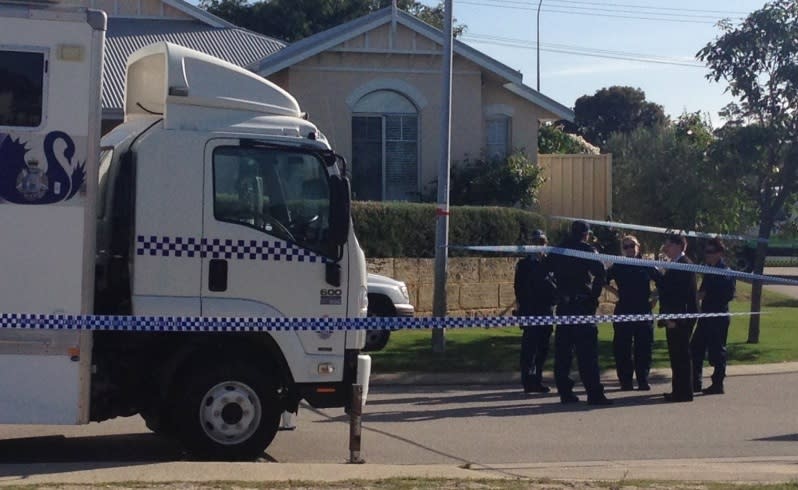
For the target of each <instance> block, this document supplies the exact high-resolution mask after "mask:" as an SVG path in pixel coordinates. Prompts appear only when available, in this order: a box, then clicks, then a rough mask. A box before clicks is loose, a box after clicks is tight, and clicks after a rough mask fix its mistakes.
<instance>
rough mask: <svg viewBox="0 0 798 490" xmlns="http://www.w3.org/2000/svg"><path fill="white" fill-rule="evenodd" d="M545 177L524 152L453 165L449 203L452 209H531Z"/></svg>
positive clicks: (468, 159) (467, 160)
mask: <svg viewBox="0 0 798 490" xmlns="http://www.w3.org/2000/svg"><path fill="white" fill-rule="evenodd" d="M541 184H543V173H542V172H541V170H540V167H538V166H537V165H535V164H534V163H533V162H532V161H531V160H530V159H529V157H528V156H527V155H526V154H525V153H524V152H523V151H522V150H516V151H515V152H514V153H513V154H512V155H510V156H508V157H505V158H499V157H487V156H485V155H482V156H481V157H479V158H476V159H473V160H472V159H470V158H466V159H465V160H463V161H461V162H457V163H456V164H455V165H452V169H451V182H450V186H449V199H450V202H451V203H452V204H453V205H480V206H481V205H489V206H517V205H521V206H524V207H529V206H532V205H533V204H534V203H535V202H536V200H537V193H538V189H539V188H540V186H541Z"/></svg>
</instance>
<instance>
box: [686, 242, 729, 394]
mask: <svg viewBox="0 0 798 490" xmlns="http://www.w3.org/2000/svg"><path fill="white" fill-rule="evenodd" d="M725 252H726V246H725V245H724V244H723V242H722V241H720V240H719V239H718V238H713V239H711V240H709V241H708V242H707V244H706V246H705V247H704V256H705V259H704V260H705V262H706V264H707V265H708V266H710V267H717V268H719V269H728V268H729V267H728V266H727V265H726V262H725V261H724V260H723V258H724V254H725ZM736 286H737V282H736V280H735V279H734V278H733V277H728V276H720V275H717V274H705V275H704V279H703V280H702V281H701V287H700V288H698V299H699V300H701V312H703V313H728V311H729V302H730V301H731V300H732V299H734V293H735V290H736ZM729 323H730V318H729V317H728V316H723V317H714V318H699V320H698V326H697V327H696V329H695V332H693V338H692V340H691V341H690V353H691V354H692V356H693V391H694V392H696V393H698V392H702V393H704V394H705V395H722V394H723V379H724V378H725V377H726V359H727V357H728V356H727V352H726V339H727V337H728V335H729ZM705 358H708V359H709V364H710V365H711V366H713V367H714V368H715V369H714V371H713V372H712V384H711V385H710V386H709V388H706V389H703V390H702V389H701V381H702V374H703V373H702V370H703V364H704V359H705Z"/></svg>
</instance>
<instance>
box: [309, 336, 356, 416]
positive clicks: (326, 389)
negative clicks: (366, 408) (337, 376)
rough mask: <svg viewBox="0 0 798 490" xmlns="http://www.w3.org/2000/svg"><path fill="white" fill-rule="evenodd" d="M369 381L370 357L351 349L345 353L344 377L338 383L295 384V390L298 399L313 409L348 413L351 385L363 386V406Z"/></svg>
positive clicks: (350, 400) (350, 402) (350, 401)
mask: <svg viewBox="0 0 798 490" xmlns="http://www.w3.org/2000/svg"><path fill="white" fill-rule="evenodd" d="M370 379H371V356H368V355H364V354H360V351H359V350H355V349H352V350H347V351H346V354H345V359H344V376H343V379H342V381H341V382H340V383H300V384H297V390H298V392H299V396H300V398H302V399H304V400H306V401H307V402H308V403H309V404H310V406H311V407H313V408H336V407H344V408H345V409H346V410H347V411H348V410H349V408H350V407H351V404H352V385H353V384H359V385H361V386H363V403H364V404H365V403H366V395H367V394H368V386H369V381H370Z"/></svg>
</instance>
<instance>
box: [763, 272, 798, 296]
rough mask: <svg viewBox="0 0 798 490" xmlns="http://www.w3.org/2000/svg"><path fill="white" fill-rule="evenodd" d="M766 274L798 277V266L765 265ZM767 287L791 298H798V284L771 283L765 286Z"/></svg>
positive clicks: (791, 277)
mask: <svg viewBox="0 0 798 490" xmlns="http://www.w3.org/2000/svg"><path fill="white" fill-rule="evenodd" d="M765 274H767V275H769V276H784V277H789V278H790V279H798V267H765ZM765 288H767V289H769V290H771V291H775V292H777V293H781V294H783V295H785V296H789V297H791V298H798V286H782V285H770V286H765Z"/></svg>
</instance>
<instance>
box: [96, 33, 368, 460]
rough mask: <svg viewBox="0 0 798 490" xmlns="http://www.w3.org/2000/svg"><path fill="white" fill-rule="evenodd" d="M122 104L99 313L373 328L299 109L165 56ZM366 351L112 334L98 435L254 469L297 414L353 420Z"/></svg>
mask: <svg viewBox="0 0 798 490" xmlns="http://www.w3.org/2000/svg"><path fill="white" fill-rule="evenodd" d="M125 95H126V100H125V110H126V115H125V122H124V123H123V124H122V125H121V126H119V127H117V128H115V129H114V130H113V131H111V132H110V133H109V134H108V135H106V136H105V137H104V138H103V140H102V142H101V145H102V151H103V154H102V155H103V157H102V161H101V163H100V170H99V201H98V202H99V205H98V213H97V273H96V289H95V304H96V309H97V312H98V313H102V314H109V315H134V316H145V317H146V316H162V315H180V316H185V317H223V318H226V317H240V318H264V317H265V318H283V317H319V318H320V317H347V316H352V317H357V316H365V314H366V307H367V297H366V273H365V259H364V256H363V252H362V250H361V249H360V247H359V245H358V243H357V239H356V238H355V236H354V233H353V231H352V227H351V225H350V218H349V189H348V182H347V181H346V179H345V178H344V177H343V175H344V172H345V169H344V168H342V167H343V165H344V162H343V159H342V158H341V157H339V156H337V155H336V154H335V153H334V152H333V151H332V150H331V149H330V146H329V145H328V143H327V140H326V138H325V137H324V135H323V134H322V133H321V132H320V131H319V130H318V128H316V126H315V125H313V124H312V123H311V122H309V121H307V120H306V119H305V118H304V115H303V114H302V113H301V111H300V109H299V105H298V104H297V102H296V100H295V99H294V98H293V97H292V96H291V95H290V94H288V93H287V92H285V91H283V90H282V89H280V88H279V87H277V86H275V85H273V84H271V83H270V82H268V81H266V80H264V79H262V78H260V77H258V76H256V75H254V74H252V73H250V72H248V71H246V70H243V69H240V68H238V67H235V66H233V65H230V64H227V63H224V62H222V61H220V60H218V59H215V58H212V57H210V56H206V55H204V54H201V53H198V52H195V51H192V50H189V49H186V48H183V47H180V46H176V45H172V44H168V43H160V44H156V45H152V46H149V47H147V48H144V49H142V50H140V51H138V52H136V53H134V54H133V55H132V56H131V58H130V60H129V62H128V78H127V86H126V94H125ZM364 340H365V333H364V332H359V331H351V332H346V331H343V330H338V331H296V330H294V331H275V332H268V333H264V332H257V333H242V334H235V333H233V334H231V333H227V334H218V333H192V334H189V335H186V334H183V333H173V334H164V333H154V332H150V333H143V334H142V333H127V332H124V333H119V332H98V333H96V334H95V338H94V341H95V349H94V354H95V365H96V366H97V370H96V372H97V374H96V377H97V379H98V380H102V382H100V383H96V384H95V385H94V386H95V387H105V389H104V393H100V392H99V390H97V391H96V392H95V393H93V396H92V410H91V413H92V419H93V420H102V419H104V418H109V417H113V416H116V415H129V414H132V413H141V414H142V415H143V416H144V418H145V420H146V421H147V423H148V425H149V426H150V427H151V428H153V429H154V430H156V431H159V432H166V433H174V434H176V435H178V436H179V437H181V438H182V439H183V440H184V441H185V442H187V445H188V446H190V447H194V448H199V452H201V453H205V454H209V455H212V456H214V455H219V454H220V455H222V456H227V455H231V456H232V457H233V458H236V457H237V455H238V454H241V455H242V456H245V457H246V456H251V455H252V454H254V453H257V452H258V451H260V450H262V448H263V447H265V446H264V444H263V443H264V441H265V442H266V444H268V441H270V440H271V438H273V437H274V435H275V432H276V430H277V427H278V419H279V416H280V414H281V413H282V412H283V411H295V410H296V409H297V405H298V403H299V401H300V400H301V399H305V400H307V401H308V402H309V403H310V404H311V405H312V406H314V407H339V406H346V405H347V404H348V403H349V401H350V393H351V392H350V387H351V384H352V383H353V382H354V381H355V376H356V373H357V368H358V353H359V349H361V348H362V347H363V345H364ZM143 353H146V356H143V355H142V354H143ZM120 370H123V371H125V373H126V374H125V375H124V376H116V377H115V379H114V380H109V379H107V377H108V376H109V375H112V374H113V373H114V372H118V371H120ZM103 373H105V374H103ZM362 374H363V373H361V375H362ZM104 376H105V377H106V378H103V377H104ZM120 382H121V383H123V384H124V386H115V385H116V384H117V383H120ZM109 386H110V387H111V389H108V387H109ZM119 393H124V394H125V396H123V397H119V396H118V395H119ZM235 400H239V401H237V402H236V401H235ZM203 407H211V408H203ZM197 411H199V413H200V416H199V417H196V416H194V417H191V416H186V415H185V414H186V413H189V414H190V413H192V412H194V413H196V412H197ZM250 417H254V418H261V419H263V420H264V422H263V423H262V424H261V425H262V426H263V427H262V428H258V424H254V423H247V422H248V421H250V420H254V419H250ZM253 431H254V432H253ZM250 439H251V440H252V442H251V443H247V441H248V440H250ZM250 445H251V447H252V448H253V450H250V449H249V446H250ZM233 447H238V448H237V449H233Z"/></svg>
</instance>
